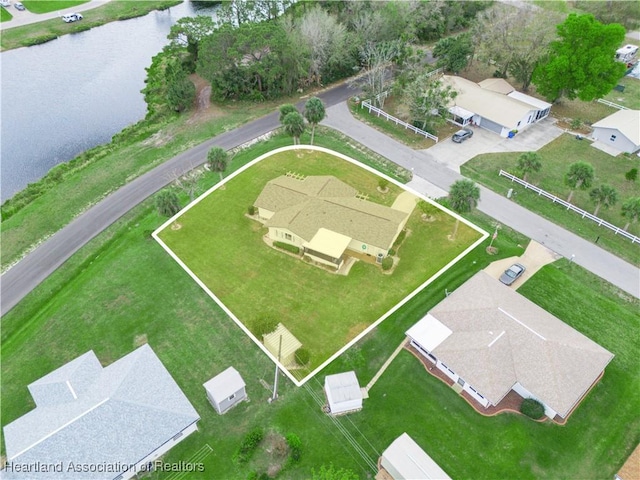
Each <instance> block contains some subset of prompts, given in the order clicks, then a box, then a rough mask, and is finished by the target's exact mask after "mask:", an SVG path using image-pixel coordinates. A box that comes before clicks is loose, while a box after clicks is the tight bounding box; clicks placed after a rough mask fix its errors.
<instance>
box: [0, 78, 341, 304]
mask: <svg viewBox="0 0 640 480" xmlns="http://www.w3.org/2000/svg"><path fill="white" fill-rule="evenodd" d="M350 95H353V90H350V89H349V87H347V86H346V85H340V86H338V87H335V88H332V89H330V90H327V91H326V92H324V93H321V94H319V95H318V96H319V97H320V98H322V100H323V101H324V102H325V104H326V105H327V106H331V105H335V104H337V103H340V102H344V100H346V99H347V98H348V97H349V96H350ZM302 103H304V102H301V104H302ZM279 125H280V123H279V120H278V113H277V112H274V113H272V114H270V115H267V116H265V117H262V118H259V119H258V120H255V121H253V122H250V123H247V124H246V125H243V126H241V127H239V128H237V129H235V130H232V131H229V132H225V133H223V134H222V135H218V136H217V137H214V138H212V139H210V140H208V141H206V142H204V143H201V144H200V145H198V146H197V147H194V148H192V149H190V150H187V151H186V152H183V153H181V154H180V155H178V156H176V157H174V158H172V159H171V160H169V161H167V162H165V163H163V164H162V165H160V166H158V167H156V168H154V169H153V170H151V171H149V172H147V173H146V174H144V175H142V176H141V177H138V178H137V179H135V180H134V181H132V182H131V183H129V184H127V185H125V186H124V187H122V188H120V189H119V190H117V191H116V192H114V193H112V194H111V195H109V196H108V197H107V198H105V199H104V200H103V201H101V202H100V203H98V204H97V205H95V206H94V207H92V208H90V209H89V210H87V211H86V212H85V213H83V214H82V215H80V216H79V217H77V218H76V219H75V220H73V221H72V222H71V223H70V224H69V225H67V226H66V227H64V228H63V229H62V230H60V231H59V232H58V233H56V234H55V235H53V236H52V237H50V238H49V239H48V240H47V241H45V242H44V243H42V244H41V245H40V246H38V248H36V249H35V250H34V251H33V252H31V253H29V254H28V255H27V256H26V257H25V258H23V259H22V260H21V261H20V262H18V263H17V264H16V265H14V266H13V267H12V268H11V269H10V270H8V271H7V272H5V273H4V274H3V275H2V277H1V278H0V281H1V286H2V294H1V295H0V315H4V314H5V313H6V312H8V311H9V310H11V308H13V307H14V306H15V305H16V304H17V303H18V302H19V301H20V300H21V299H22V298H24V296H25V295H27V294H28V293H29V292H30V291H31V290H33V289H34V288H35V287H36V286H37V285H39V284H40V283H41V282H42V281H43V280H44V279H46V278H47V277H48V276H49V275H50V274H51V273H53V272H54V271H55V270H56V269H57V268H58V267H59V266H60V265H62V264H63V263H64V262H65V261H66V260H67V259H68V258H69V257H70V256H71V255H73V254H74V253H75V252H77V251H78V250H79V249H80V248H81V247H82V246H83V245H85V244H86V243H87V242H89V240H91V239H92V238H93V237H95V236H96V235H98V234H99V233H100V232H102V231H103V230H104V229H105V228H107V227H108V226H109V225H111V224H112V223H113V222H115V221H116V220H118V219H119V218H120V217H122V216H123V215H124V214H125V213H127V212H128V211H129V210H130V209H132V208H133V207H135V206H136V205H138V203H140V202H142V201H143V200H144V199H146V198H147V197H149V196H150V195H152V194H154V193H155V192H157V191H158V190H160V189H161V188H163V187H164V186H166V185H167V184H168V183H170V179H171V178H173V177H175V173H178V174H180V175H181V174H183V173H185V172H188V171H189V170H191V169H193V168H194V167H196V166H198V165H201V164H203V163H205V161H206V157H207V152H208V151H209V149H210V148H211V147H212V146H214V145H219V146H221V147H222V148H224V149H226V150H228V149H231V148H234V147H237V146H238V145H242V144H244V143H246V142H248V141H250V140H253V139H254V138H257V137H259V136H261V135H264V134H266V133H268V132H270V131H272V130H273V129H275V128H277V127H278V126H279Z"/></svg>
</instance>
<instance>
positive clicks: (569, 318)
mask: <svg viewBox="0 0 640 480" xmlns="http://www.w3.org/2000/svg"><path fill="white" fill-rule="evenodd" d="M519 292H520V293H522V294H523V295H525V296H526V297H528V298H529V299H531V300H532V301H535V302H536V303H538V304H539V305H541V306H542V307H543V308H545V309H547V310H549V311H550V312H551V313H552V314H554V315H556V316H557V317H558V318H560V319H561V320H563V321H565V322H566V323H568V324H569V325H571V326H572V327H574V328H576V329H577V330H579V331H581V332H582V333H584V334H585V335H587V336H588V337H590V338H591V339H593V340H594V341H596V342H598V343H599V344H601V345H602V346H604V347H605V348H607V349H609V350H610V351H611V352H613V353H614V354H615V355H616V356H615V358H614V359H613V361H612V362H611V363H610V365H609V366H608V367H607V369H606V371H605V374H604V377H603V379H602V380H601V381H600V382H599V383H598V385H597V386H596V387H595V388H594V389H593V390H592V391H591V392H590V393H589V394H588V396H587V397H586V398H585V400H584V401H583V402H582V403H581V405H580V406H579V407H578V409H577V410H576V411H575V412H574V413H573V414H572V415H571V417H570V418H569V420H568V422H567V424H566V425H565V426H558V425H555V424H550V423H542V424H540V423H535V422H533V421H531V420H528V419H526V418H525V417H522V416H520V415H515V414H501V415H498V416H495V417H483V416H481V415H479V414H478V413H476V412H475V411H474V410H473V409H472V408H471V407H470V406H469V405H468V404H467V403H466V402H465V401H464V400H463V399H461V398H460V397H459V396H458V395H456V394H455V393H454V392H453V391H452V390H451V389H450V388H449V387H447V386H446V385H445V384H444V383H442V382H441V381H439V380H437V379H435V378H433V377H432V376H431V375H429V374H428V373H426V372H425V371H424V367H423V366H422V364H421V363H420V362H419V361H418V360H417V359H416V358H415V357H413V356H412V355H411V354H409V353H408V352H401V354H400V355H399V356H398V358H396V359H395V360H394V362H393V363H392V364H391V366H390V367H389V369H388V370H387V371H386V372H385V373H384V374H383V376H382V377H381V378H380V380H379V381H378V383H376V385H375V386H374V387H373V388H372V389H371V391H370V392H369V399H367V400H365V402H364V410H363V411H362V413H360V414H357V415H352V416H351V418H352V419H353V426H352V427H351V430H352V431H353V432H354V434H360V433H361V438H363V439H366V441H369V442H371V449H372V450H374V451H376V452H379V451H382V450H383V449H384V448H386V446H387V445H388V444H389V443H390V442H391V441H392V440H393V439H395V438H396V437H397V436H398V435H400V434H401V433H402V432H407V433H409V435H411V436H412V437H413V438H414V439H415V440H416V441H417V442H418V443H419V444H420V445H421V446H422V447H423V448H424V449H425V450H426V451H427V452H428V453H429V455H431V457H432V458H433V459H434V460H435V461H436V462H438V463H439V464H440V466H441V467H443V468H444V470H445V471H446V472H447V473H448V474H449V475H450V476H451V477H452V478H478V479H481V478H486V479H494V478H519V479H526V478H531V479H541V478H549V479H556V478H580V479H589V478H594V479H595V478H611V477H612V476H613V474H614V473H615V472H616V471H617V470H618V469H619V468H620V466H621V465H622V463H623V462H624V461H625V460H626V458H627V456H628V455H629V454H630V453H631V451H632V450H633V449H634V448H635V446H636V445H637V444H638V441H640V418H639V417H638V415H637V412H638V411H639V410H640V366H639V364H638V362H637V352H638V349H639V348H640V341H639V338H640V335H638V333H640V325H639V321H638V316H637V312H638V307H640V305H639V304H638V301H637V300H635V299H633V300H632V299H630V298H629V297H628V296H625V295H623V294H620V293H619V291H617V290H616V289H615V288H613V287H611V286H610V285H608V284H606V283H605V282H602V281H601V280H599V279H597V277H594V276H593V275H591V274H590V273H588V272H586V271H584V270H583V269H581V268H580V267H577V266H576V265H573V264H569V263H568V262H567V261H564V260H563V261H560V262H557V263H555V264H552V265H549V266H546V267H544V269H542V270H541V271H540V272H539V273H537V274H536V275H535V276H534V277H533V278H532V279H530V280H529V281H527V283H526V284H525V285H524V286H522V287H521V288H520V289H519ZM364 381H365V382H366V381H367V378H364ZM361 382H363V380H362V379H361ZM400 412H402V413H400ZM366 441H365V440H363V441H362V443H363V444H366Z"/></svg>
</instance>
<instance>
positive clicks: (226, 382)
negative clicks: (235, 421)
mask: <svg viewBox="0 0 640 480" xmlns="http://www.w3.org/2000/svg"><path fill="white" fill-rule="evenodd" d="M203 387H204V389H205V390H206V392H207V398H208V399H209V402H211V405H213V408H215V409H216V412H218V413H219V414H220V415H222V414H223V413H226V412H227V410H229V409H230V408H231V407H234V406H236V405H237V404H238V403H240V402H241V401H243V400H245V399H246V398H247V391H246V390H245V387H246V384H245V383H244V380H243V379H242V377H241V376H240V374H239V373H238V371H237V370H236V369H235V368H233V367H229V368H227V369H226V370H225V371H224V372H222V373H220V374H218V375H216V376H215V377H213V378H212V379H211V380H209V381H208V382H207V383H205V384H203Z"/></svg>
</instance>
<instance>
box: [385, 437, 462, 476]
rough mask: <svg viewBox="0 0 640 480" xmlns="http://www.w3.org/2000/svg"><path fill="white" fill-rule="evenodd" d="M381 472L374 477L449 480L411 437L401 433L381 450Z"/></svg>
mask: <svg viewBox="0 0 640 480" xmlns="http://www.w3.org/2000/svg"><path fill="white" fill-rule="evenodd" d="M380 467H381V471H380V472H381V473H386V474H388V475H376V478H389V476H390V477H391V478H393V480H415V479H418V478H419V479H424V480H436V479H437V480H451V477H449V475H447V474H446V473H445V471H444V470H442V468H440V466H439V465H438V464H437V463H436V462H435V461H433V459H432V458H431V457H430V456H429V455H427V453H426V452H425V451H424V450H422V448H420V445H418V444H417V443H416V442H415V441H414V440H413V438H411V437H410V436H409V435H407V434H406V433H403V434H402V435H400V436H399V437H398V438H396V439H395V440H394V441H393V442H392V443H391V445H389V447H388V448H387V449H386V450H385V451H384V452H382V457H381V458H380ZM383 470H384V472H383Z"/></svg>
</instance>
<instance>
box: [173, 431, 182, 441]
mask: <svg viewBox="0 0 640 480" xmlns="http://www.w3.org/2000/svg"><path fill="white" fill-rule="evenodd" d="M181 436H182V432H180V433H176V434H175V435H174V436H173V438H172V440H178V439H179V438H180V437H181Z"/></svg>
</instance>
